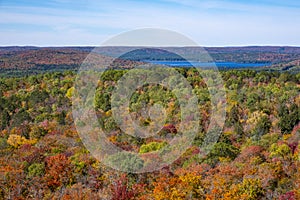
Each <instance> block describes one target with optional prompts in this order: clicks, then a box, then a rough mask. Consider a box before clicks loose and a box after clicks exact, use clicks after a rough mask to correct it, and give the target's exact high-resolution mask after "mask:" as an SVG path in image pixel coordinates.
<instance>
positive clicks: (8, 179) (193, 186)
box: [0, 53, 300, 200]
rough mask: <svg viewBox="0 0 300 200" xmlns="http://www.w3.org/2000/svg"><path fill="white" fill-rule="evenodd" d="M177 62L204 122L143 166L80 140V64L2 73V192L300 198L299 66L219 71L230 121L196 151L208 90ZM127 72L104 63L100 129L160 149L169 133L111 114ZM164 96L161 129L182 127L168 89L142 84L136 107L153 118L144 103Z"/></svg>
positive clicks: (7, 195) (114, 139) (141, 147)
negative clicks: (121, 122) (150, 167)
mask: <svg viewBox="0 0 300 200" xmlns="http://www.w3.org/2000/svg"><path fill="white" fill-rule="evenodd" d="M83 54H84V53H83ZM48 55H49V56H50V55H51V54H48ZM62 56H63V55H62ZM176 70H177V71H178V72H179V73H181V74H182V75H183V76H184V77H185V78H186V80H187V81H188V82H189V83H190V85H191V86H192V87H193V92H194V93H195V94H196V95H197V97H198V99H199V102H198V104H199V105H198V108H197V109H199V111H200V114H201V120H200V121H199V124H200V127H201V128H200V130H199V132H198V133H197V135H196V137H195V140H194V141H193V144H192V146H191V147H190V148H189V149H188V150H187V151H186V152H185V153H184V154H183V155H182V156H181V157H180V158H179V159H177V160H176V161H175V162H174V163H173V164H171V165H170V166H167V167H165V168H163V169H161V170H159V171H155V172H151V173H143V174H133V173H123V172H119V171H116V170H113V169H111V168H109V167H106V166H105V165H104V164H103V163H101V162H99V161H98V160H96V159H95V158H94V157H93V156H92V155H91V154H90V152H89V151H88V150H87V149H86V148H85V146H84V145H83V144H82V141H81V138H80V137H79V135H78V133H77V131H76V128H75V126H74V122H73V118H72V101H71V99H72V96H73V93H74V92H76V91H74V90H75V89H74V81H75V77H76V72H74V71H68V70H67V71H62V72H47V73H42V74H36V75H26V76H21V77H3V78H0V154H1V156H0V199H74V200H75V199H114V200H122V199H123V200H125V199H157V200H158V199H236V200H240V199H253V200H256V199H280V200H286V199H289V200H292V199H300V144H299V137H300V135H299V134H300V109H299V107H300V96H299V94H300V93H299V92H300V74H299V73H284V72H282V73H280V72H265V71H261V72H259V71H254V70H226V71H221V72H220V73H221V75H222V77H223V80H224V84H225V88H226V98H227V99H226V100H227V107H226V121H225V126H224V127H223V128H222V134H221V135H220V137H219V140H218V142H217V143H216V144H215V145H214V146H213V148H212V149H211V151H210V152H209V153H208V154H207V155H206V156H205V157H199V153H200V152H201V149H200V148H199V147H200V146H201V144H202V142H203V139H204V137H205V135H206V134H207V132H206V131H207V128H208V121H209V117H210V113H211V105H210V94H209V92H208V89H207V86H206V83H205V81H204V80H203V78H202V77H201V76H200V75H199V73H198V71H197V70H195V69H193V68H178V69H176ZM126 72H128V70H117V69H115V70H107V71H106V72H105V73H104V74H103V75H102V77H101V80H99V81H98V86H97V90H96V95H95V100H94V104H95V110H96V112H97V115H98V120H99V122H100V124H101V126H102V127H101V128H102V129H103V130H105V131H106V132H107V133H109V134H108V135H107V137H108V139H109V141H110V142H111V143H113V144H114V145H116V146H118V147H120V148H121V149H123V150H126V151H132V152H136V153H138V154H141V155H142V154H146V153H148V152H153V151H157V150H159V149H161V148H163V147H164V146H165V145H166V144H165V143H164V142H163V141H160V140H157V139H154V138H148V139H141V138H134V137H132V136H129V135H126V134H124V133H123V132H122V131H121V129H120V128H119V127H118V126H117V125H116V122H115V121H114V119H113V117H112V112H111V105H110V98H111V94H112V91H113V89H114V87H115V85H116V83H117V81H118V80H119V79H120V78H121V77H122V76H123V75H124V74H125V73H126ZM204 73H209V70H207V71H205V72H204ZM158 102H159V103H160V104H161V105H163V106H164V108H165V109H166V111H167V121H166V123H165V124H164V126H163V128H162V129H161V131H160V132H159V134H160V135H168V136H170V137H173V136H176V134H180V133H179V132H177V130H178V123H179V118H180V117H179V116H180V107H179V103H178V100H177V99H176V98H175V97H174V95H173V94H172V93H171V92H170V91H169V90H167V89H166V88H164V87H161V86H159V85H146V86H144V87H142V88H137V90H136V91H135V93H134V94H132V96H131V102H130V112H131V114H132V116H134V117H135V118H136V120H138V121H139V122H140V124H141V125H144V126H147V124H149V123H150V121H149V119H148V118H147V117H145V116H143V115H141V114H140V113H139V110H140V109H141V107H140V105H141V104H150V105H153V104H155V103H158ZM131 162H132V161H131V160H130V158H129V160H127V161H125V163H122V164H124V165H126V164H128V163H131Z"/></svg>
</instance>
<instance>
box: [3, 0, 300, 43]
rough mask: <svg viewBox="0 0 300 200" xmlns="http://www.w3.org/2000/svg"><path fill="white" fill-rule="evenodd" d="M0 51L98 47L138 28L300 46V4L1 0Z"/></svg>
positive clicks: (205, 39)
mask: <svg viewBox="0 0 300 200" xmlns="http://www.w3.org/2000/svg"><path fill="white" fill-rule="evenodd" d="M0 26H1V29H0V38H1V40H0V46H8V45H35V46H65V45H72V46H73V45H100V44H101V43H102V42H104V41H105V40H107V39H109V38H110V37H112V36H114V35H117V34H119V33H122V32H124V31H130V30H133V29H138V28H163V29H169V30H173V31H176V32H179V33H182V34H184V35H186V36H188V37H189V38H191V39H193V40H194V41H196V42H197V43H198V44H199V45H201V46H246V45H292V46H300V1H298V0H285V1H284V0H260V1H259V0H239V1H238V0H223V1H221V0H220V1H215V0H149V1H145V0H77V1H76V0H49V1H47V0H27V1H26V0H0Z"/></svg>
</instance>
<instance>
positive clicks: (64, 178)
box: [45, 154, 71, 189]
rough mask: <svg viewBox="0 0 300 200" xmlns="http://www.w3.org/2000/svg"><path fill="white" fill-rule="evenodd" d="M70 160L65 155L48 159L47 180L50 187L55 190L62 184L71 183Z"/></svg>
mask: <svg viewBox="0 0 300 200" xmlns="http://www.w3.org/2000/svg"><path fill="white" fill-rule="evenodd" d="M70 176H71V166H70V160H69V159H68V158H67V157H66V156H65V155H63V154H58V155H55V156H51V157H48V158H47V159H46V175H45V180H46V182H47V185H48V187H50V188H51V189H55V188H57V187H59V186H61V185H62V184H68V183H70V181H71V177H70Z"/></svg>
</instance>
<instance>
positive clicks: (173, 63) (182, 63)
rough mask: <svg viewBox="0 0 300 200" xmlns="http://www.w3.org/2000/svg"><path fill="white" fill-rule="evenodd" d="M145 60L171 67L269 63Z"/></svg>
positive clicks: (242, 66)
mask: <svg viewBox="0 0 300 200" xmlns="http://www.w3.org/2000/svg"><path fill="white" fill-rule="evenodd" d="M145 62H149V63H153V64H159V65H168V66H171V67H192V66H194V67H204V68H205V67H214V66H217V67H221V68H251V67H264V66H269V65H270V63H236V62H215V63H211V62H197V61H195V62H187V61H156V60H147V61H145Z"/></svg>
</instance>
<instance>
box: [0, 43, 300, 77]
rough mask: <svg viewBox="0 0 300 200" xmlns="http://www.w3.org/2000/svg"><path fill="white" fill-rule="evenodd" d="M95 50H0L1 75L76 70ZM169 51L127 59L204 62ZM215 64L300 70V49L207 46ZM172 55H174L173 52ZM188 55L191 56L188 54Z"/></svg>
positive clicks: (194, 52)
mask: <svg viewBox="0 0 300 200" xmlns="http://www.w3.org/2000/svg"><path fill="white" fill-rule="evenodd" d="M93 49H94V47H33V46H28V47H18V46H9V47H0V72H3V71H7V70H31V71H41V70H42V71H43V70H65V69H71V70H76V69H78V68H79V66H80V64H81V63H82V62H83V61H84V59H85V58H86V56H87V55H88V54H89V53H90V52H91V51H92V50H93ZM131 49H132V47H101V48H97V53H99V54H102V55H106V56H113V57H114V56H119V55H120V53H121V52H124V51H130V50H131ZM164 49H166V50H167V51H169V52H167V53H166V52H163V51H162V50H160V49H155V50H149V49H145V48H143V49H141V50H136V51H134V52H131V53H129V54H128V55H127V57H126V55H125V56H123V57H122V58H123V59H130V60H134V61H143V60H174V59H183V58H182V57H180V56H178V55H175V54H173V53H172V52H179V53H180V55H185V58H186V57H188V58H189V59H190V60H193V59H195V60H196V59H199V57H200V58H201V59H202V57H201V56H199V54H201V53H202V52H203V49H202V48H199V47H167V48H164ZM204 49H205V50H206V51H207V52H208V53H209V55H210V56H211V58H212V59H213V60H214V61H215V62H236V63H271V66H269V67H265V68H263V69H268V70H286V71H299V63H300V47H280V46H278V47H275V46H249V47H204ZM170 52H171V53H170ZM186 54H188V55H186Z"/></svg>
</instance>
